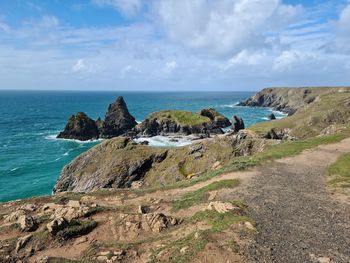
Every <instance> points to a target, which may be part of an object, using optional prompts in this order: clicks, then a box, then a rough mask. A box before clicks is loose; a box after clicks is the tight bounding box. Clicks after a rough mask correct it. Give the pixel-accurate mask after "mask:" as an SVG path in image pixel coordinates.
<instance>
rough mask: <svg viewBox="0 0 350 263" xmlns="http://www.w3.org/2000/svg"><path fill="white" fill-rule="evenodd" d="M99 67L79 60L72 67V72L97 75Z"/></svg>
mask: <svg viewBox="0 0 350 263" xmlns="http://www.w3.org/2000/svg"><path fill="white" fill-rule="evenodd" d="M96 70H97V66H96V65H93V64H86V62H85V61H84V59H78V61H77V62H76V63H75V64H74V65H73V66H72V72H74V73H77V72H82V73H96Z"/></svg>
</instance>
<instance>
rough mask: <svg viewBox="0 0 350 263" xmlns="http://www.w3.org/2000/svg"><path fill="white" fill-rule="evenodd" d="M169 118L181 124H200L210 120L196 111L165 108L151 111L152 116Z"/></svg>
mask: <svg viewBox="0 0 350 263" xmlns="http://www.w3.org/2000/svg"><path fill="white" fill-rule="evenodd" d="M155 116H156V117H157V118H160V119H162V118H169V119H172V120H174V121H175V122H176V123H178V124H180V125H181V126H188V125H201V124H204V123H208V122H210V119H209V118H207V117H204V116H201V115H199V114H197V113H193V112H190V111H182V110H167V111H160V112H156V113H153V115H152V117H155Z"/></svg>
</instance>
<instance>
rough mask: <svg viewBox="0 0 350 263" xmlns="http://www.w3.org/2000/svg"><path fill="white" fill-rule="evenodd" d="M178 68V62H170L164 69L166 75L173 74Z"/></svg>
mask: <svg viewBox="0 0 350 263" xmlns="http://www.w3.org/2000/svg"><path fill="white" fill-rule="evenodd" d="M177 67H178V65H177V63H176V61H174V60H173V61H169V62H167V63H166V64H165V67H164V72H165V73H171V72H173V71H174V70H175V69H176V68H177Z"/></svg>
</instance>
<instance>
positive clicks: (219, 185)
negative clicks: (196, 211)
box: [172, 179, 239, 211]
mask: <svg viewBox="0 0 350 263" xmlns="http://www.w3.org/2000/svg"><path fill="white" fill-rule="evenodd" d="M238 185H239V181H238V180H236V179H233V180H222V181H218V182H213V183H211V184H209V185H207V186H205V187H203V188H200V189H198V190H195V191H193V192H189V193H187V194H185V195H184V196H183V197H182V198H181V199H178V200H174V201H173V204H172V210H173V211H178V210H181V209H186V208H188V207H191V206H192V205H194V204H197V203H201V202H205V201H206V200H207V194H208V192H210V191H214V190H218V189H223V188H233V187H236V186H238Z"/></svg>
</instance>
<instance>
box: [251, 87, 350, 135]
mask: <svg viewBox="0 0 350 263" xmlns="http://www.w3.org/2000/svg"><path fill="white" fill-rule="evenodd" d="M349 91H350V89H349V90H348V91H347V92H342V93H339V92H330V93H329V92H328V93H327V94H322V95H320V97H319V99H318V100H317V101H315V102H313V103H312V104H310V105H309V106H307V107H305V108H302V109H300V110H298V111H297V112H296V113H295V114H294V115H292V116H290V117H287V118H283V119H281V120H275V121H268V122H261V123H257V124H255V125H253V126H252V127H250V129H251V130H253V131H255V132H257V133H259V134H266V132H268V131H269V130H271V129H273V128H274V129H277V130H282V129H291V131H292V132H291V134H292V135H293V136H295V137H297V138H300V139H303V138H310V137H312V136H317V135H318V134H320V132H321V131H322V130H323V129H325V128H327V127H329V126H330V125H332V124H334V125H335V126H336V127H338V128H340V127H342V126H343V125H344V124H346V123H347V120H348V118H349V116H350V112H349V110H348V106H347V103H348V102H349V100H350V92H349Z"/></svg>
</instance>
